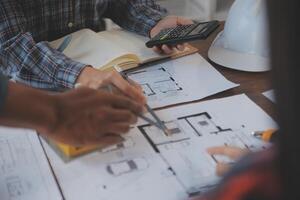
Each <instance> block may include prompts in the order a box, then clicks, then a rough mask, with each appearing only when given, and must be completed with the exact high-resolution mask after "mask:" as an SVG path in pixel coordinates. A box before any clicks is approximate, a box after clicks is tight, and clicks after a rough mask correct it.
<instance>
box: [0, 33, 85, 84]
mask: <svg viewBox="0 0 300 200" xmlns="http://www.w3.org/2000/svg"><path fill="white" fill-rule="evenodd" d="M1 45H2V46H1V47H0V59H1V62H2V63H3V66H2V67H4V68H7V69H5V70H6V71H10V72H13V73H14V74H13V76H14V78H15V79H16V80H17V81H18V82H21V83H24V84H27V85H30V86H32V87H35V88H43V89H55V88H72V87H73V86H74V84H75V82H76V80H77V78H78V76H79V74H80V72H81V71H82V69H83V68H84V67H85V65H84V64H82V63H78V62H76V61H73V60H71V59H69V58H67V57H66V56H65V55H64V54H63V53H61V52H59V51H57V50H55V49H52V48H51V47H50V46H49V45H48V43H47V42H39V43H35V41H34V40H33V38H32V36H31V34H30V33H21V34H18V35H16V36H15V37H13V38H11V39H10V40H9V41H7V42H4V43H3V44H1Z"/></svg>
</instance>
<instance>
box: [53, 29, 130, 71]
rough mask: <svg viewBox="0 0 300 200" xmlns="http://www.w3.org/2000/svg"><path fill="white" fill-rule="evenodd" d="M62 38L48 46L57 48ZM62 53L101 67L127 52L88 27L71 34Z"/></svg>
mask: <svg viewBox="0 0 300 200" xmlns="http://www.w3.org/2000/svg"><path fill="white" fill-rule="evenodd" d="M63 39H64V38H61V39H58V40H55V41H53V42H51V43H50V46H51V47H53V48H58V46H59V45H60V44H61V43H62V42H63ZM63 53H64V54H65V55H66V56H68V57H69V58H72V59H73V60H76V61H78V62H81V63H84V64H88V65H91V66H93V67H95V68H101V67H102V66H104V65H106V64H107V63H109V62H110V61H112V60H114V59H116V58H118V57H120V56H122V55H125V54H128V53H129V52H128V51H127V50H126V49H123V48H122V47H120V46H119V45H118V44H117V43H116V42H114V41H113V40H110V38H106V37H103V36H101V35H99V34H97V33H95V32H94V31H92V30H90V29H82V30H80V31H77V32H75V33H72V34H71V41H70V43H69V45H68V46H67V47H66V49H65V50H64V51H63Z"/></svg>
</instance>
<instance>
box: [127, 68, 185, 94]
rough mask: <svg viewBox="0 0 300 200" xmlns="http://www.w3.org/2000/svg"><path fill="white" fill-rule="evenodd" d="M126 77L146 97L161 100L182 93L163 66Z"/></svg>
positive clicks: (129, 74)
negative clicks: (137, 84)
mask: <svg viewBox="0 0 300 200" xmlns="http://www.w3.org/2000/svg"><path fill="white" fill-rule="evenodd" d="M126 76H127V77H128V78H130V79H132V80H134V81H136V82H138V83H139V84H140V85H141V86H142V88H143V90H144V94H145V95H146V96H148V97H154V96H156V98H161V97H164V96H169V95H176V94H178V93H179V92H180V91H183V88H182V86H180V85H179V83H178V82H177V81H176V80H175V78H174V77H173V76H172V75H171V74H170V73H169V72H168V71H167V70H166V68H165V67H163V66H161V67H159V68H149V69H144V70H140V71H135V72H130V73H127V74H126Z"/></svg>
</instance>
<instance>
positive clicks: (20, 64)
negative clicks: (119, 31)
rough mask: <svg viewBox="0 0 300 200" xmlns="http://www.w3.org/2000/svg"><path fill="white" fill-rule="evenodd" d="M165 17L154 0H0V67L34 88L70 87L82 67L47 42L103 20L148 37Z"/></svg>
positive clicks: (101, 26) (100, 26) (101, 25)
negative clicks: (111, 21)
mask: <svg viewBox="0 0 300 200" xmlns="http://www.w3.org/2000/svg"><path fill="white" fill-rule="evenodd" d="M165 15H166V10H164V9H162V8H161V7H159V6H158V5H157V4H155V2H154V0H1V1H0V66H1V68H0V71H1V72H2V73H3V74H5V75H8V76H11V77H12V78H13V79H15V80H17V81H19V82H22V83H25V84H28V85H31V86H33V87H36V88H44V89H55V88H72V87H73V86H74V84H75V81H76V79H77V77H78V76H79V74H80V72H81V70H82V69H83V68H84V66H85V65H84V64H82V63H78V62H75V61H73V60H70V59H68V58H67V57H65V56H64V55H63V54H62V53H60V52H59V51H57V50H55V49H52V48H51V47H49V45H48V42H46V41H51V40H54V39H57V38H59V37H62V36H64V35H66V34H69V33H72V32H75V31H77V30H80V29H83V28H90V29H92V30H94V31H97V32H98V31H101V30H104V29H105V24H104V22H103V18H110V19H112V20H113V21H114V22H115V23H117V24H118V25H120V26H121V27H123V28H125V29H127V30H129V31H133V32H136V33H139V34H142V35H148V33H149V31H150V30H151V29H152V27H153V26H155V24H156V23H157V22H158V21H159V20H161V19H162V18H163V17H164V16H165Z"/></svg>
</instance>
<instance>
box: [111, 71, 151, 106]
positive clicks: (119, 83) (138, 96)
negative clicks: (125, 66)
mask: <svg viewBox="0 0 300 200" xmlns="http://www.w3.org/2000/svg"><path fill="white" fill-rule="evenodd" d="M106 81H108V82H110V83H112V84H113V85H115V86H116V87H117V88H119V89H120V90H121V91H122V92H123V93H124V94H125V95H126V96H128V97H130V98H131V99H133V100H135V101H137V102H138V103H140V104H142V105H144V104H145V103H146V98H145V96H144V95H143V93H142V92H141V90H139V89H137V88H136V87H135V86H132V85H131V84H130V83H129V82H128V81H126V80H125V79H124V78H123V77H122V76H121V75H120V74H119V73H117V72H109V73H108V76H107V78H106Z"/></svg>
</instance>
